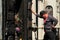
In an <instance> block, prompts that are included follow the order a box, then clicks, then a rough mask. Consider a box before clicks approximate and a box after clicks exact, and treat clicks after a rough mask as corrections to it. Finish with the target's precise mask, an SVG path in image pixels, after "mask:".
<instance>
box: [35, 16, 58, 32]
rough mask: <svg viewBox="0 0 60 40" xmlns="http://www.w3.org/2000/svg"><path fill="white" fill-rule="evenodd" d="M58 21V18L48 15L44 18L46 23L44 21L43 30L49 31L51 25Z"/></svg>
mask: <svg viewBox="0 0 60 40" xmlns="http://www.w3.org/2000/svg"><path fill="white" fill-rule="evenodd" d="M36 16H37V17H40V16H39V15H36ZM57 23H58V20H57V19H56V18H54V17H53V16H51V15H48V18H47V20H46V23H44V30H45V31H51V30H52V29H53V28H52V25H54V26H56V25H57Z"/></svg>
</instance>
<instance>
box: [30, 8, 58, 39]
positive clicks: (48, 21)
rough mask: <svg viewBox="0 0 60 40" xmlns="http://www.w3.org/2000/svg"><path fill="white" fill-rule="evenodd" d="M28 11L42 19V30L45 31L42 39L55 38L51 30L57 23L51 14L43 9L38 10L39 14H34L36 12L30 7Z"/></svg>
mask: <svg viewBox="0 0 60 40" xmlns="http://www.w3.org/2000/svg"><path fill="white" fill-rule="evenodd" d="M29 10H30V9H29ZM30 11H32V13H33V14H34V15H36V16H37V17H39V18H43V19H44V31H45V36H44V40H49V39H50V40H55V34H54V32H53V31H52V29H54V28H55V26H56V25H57V23H58V21H57V19H56V18H54V17H53V16H51V15H48V13H47V12H46V11H44V10H43V11H41V12H40V15H38V14H36V12H34V11H33V10H32V8H31V10H30ZM48 38H49V39H48Z"/></svg>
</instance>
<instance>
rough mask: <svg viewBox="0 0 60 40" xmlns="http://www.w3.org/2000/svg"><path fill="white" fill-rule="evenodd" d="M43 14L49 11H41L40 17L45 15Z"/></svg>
mask: <svg viewBox="0 0 60 40" xmlns="http://www.w3.org/2000/svg"><path fill="white" fill-rule="evenodd" d="M43 14H47V12H46V11H44V10H42V11H41V12H40V17H41V18H42V16H43Z"/></svg>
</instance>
